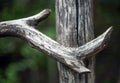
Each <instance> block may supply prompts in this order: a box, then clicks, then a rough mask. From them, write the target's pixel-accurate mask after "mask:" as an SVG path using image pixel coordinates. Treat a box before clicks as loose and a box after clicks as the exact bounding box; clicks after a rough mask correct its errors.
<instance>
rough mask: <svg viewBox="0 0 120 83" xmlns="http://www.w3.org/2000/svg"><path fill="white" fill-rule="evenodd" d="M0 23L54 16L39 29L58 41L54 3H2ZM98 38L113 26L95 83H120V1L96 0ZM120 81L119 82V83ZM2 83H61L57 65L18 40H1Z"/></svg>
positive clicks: (98, 63)
mask: <svg viewBox="0 0 120 83" xmlns="http://www.w3.org/2000/svg"><path fill="white" fill-rule="evenodd" d="M0 4H1V5H0V21H5V20H12V19H17V18H22V17H27V16H31V15H34V14H37V13H38V12H40V11H41V10H43V9H46V8H50V9H51V10H52V13H51V15H50V16H49V17H48V18H47V19H46V20H45V21H43V22H41V23H40V24H39V26H38V27H37V29H39V30H40V31H41V32H42V33H44V34H46V35H47V36H49V37H51V38H52V39H54V40H55V39H56V33H55V1H54V0H0ZM94 26H95V28H94V29H95V30H94V31H95V37H97V36H98V35H100V34H101V33H103V32H104V31H105V30H106V29H107V28H108V27H110V26H113V28H114V30H113V33H112V37H111V41H110V43H109V44H108V46H107V47H106V48H105V50H103V51H102V52H100V53H99V54H98V55H97V56H96V66H95V72H96V83H120V81H119V80H120V43H119V42H120V37H119V36H120V0H94ZM118 78H119V80H118ZM0 83H58V72H57V67H56V62H55V61H54V60H53V59H51V58H50V57H46V55H45V54H43V53H41V52H39V51H37V50H35V49H33V48H31V47H30V46H29V45H28V44H27V43H26V42H25V41H23V40H20V39H17V38H10V37H7V38H0Z"/></svg>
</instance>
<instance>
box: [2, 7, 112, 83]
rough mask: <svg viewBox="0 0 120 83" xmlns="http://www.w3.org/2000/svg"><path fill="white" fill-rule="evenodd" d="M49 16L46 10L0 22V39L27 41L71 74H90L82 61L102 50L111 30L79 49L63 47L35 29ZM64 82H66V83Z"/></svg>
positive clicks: (48, 11)
mask: <svg viewBox="0 0 120 83" xmlns="http://www.w3.org/2000/svg"><path fill="white" fill-rule="evenodd" d="M49 14H50V10H49V9H46V10H43V11H42V12H40V13H39V14H37V15H34V16H31V17H27V18H22V19H17V20H11V21H4V22H0V37H6V36H12V37H17V38H21V39H24V40H27V42H28V43H29V44H30V46H32V47H33V48H36V49H38V50H41V51H43V52H45V53H46V54H48V55H49V56H50V57H52V58H54V59H56V60H57V61H59V62H61V63H63V64H64V65H66V69H68V68H71V69H73V70H74V71H76V72H72V73H84V72H90V70H89V69H87V68H86V67H85V66H84V64H83V62H82V59H84V58H85V57H89V55H91V54H95V53H97V52H99V51H100V50H102V49H103V48H104V46H105V44H106V43H107V41H106V40H108V39H109V36H110V33H111V30H112V29H111V28H109V29H108V30H107V31H106V32H105V33H103V34H102V35H101V36H99V37H98V38H96V39H94V40H92V41H90V42H88V43H87V44H85V45H83V46H81V47H76V48H75V47H72V48H71V47H65V46H63V45H61V44H59V43H57V42H56V41H54V40H52V39H51V38H49V37H47V36H46V35H44V34H42V33H41V32H39V31H38V30H36V29H35V27H36V26H37V24H38V23H39V22H40V21H42V20H43V19H45V18H46V17H47V16H48V15H49ZM69 41H70V40H69ZM74 42H76V41H74ZM66 69H65V71H66ZM68 70H70V69H68ZM68 73H70V72H68ZM66 75H67V74H66ZM68 75H69V74H68ZM73 75H74V74H73ZM77 75H78V74H76V77H78V76H77ZM63 77H64V76H63ZM73 78H74V77H71V78H70V79H67V78H64V81H65V83H68V82H69V83H74V82H73V81H74V79H73ZM71 79H72V82H70V81H71ZM66 80H67V81H68V82H66ZM78 80H79V79H78ZM75 81H76V80H75ZM77 83H78V82H77Z"/></svg>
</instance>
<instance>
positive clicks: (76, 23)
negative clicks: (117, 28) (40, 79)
mask: <svg viewBox="0 0 120 83" xmlns="http://www.w3.org/2000/svg"><path fill="white" fill-rule="evenodd" d="M92 6H93V4H92V0H56V28H57V30H56V31H57V41H58V42H59V43H61V44H62V45H64V46H66V47H74V48H76V47H78V46H81V45H83V44H85V43H86V42H89V41H90V40H92V39H93V38H94V32H93V8H92ZM109 30H111V29H109ZM109 30H108V32H109ZM105 34H106V33H105ZM105 34H104V35H105ZM99 38H100V39H101V37H99ZM99 38H98V39H99ZM100 41H101V40H100ZM97 43H98V42H97ZM94 44H95V43H93V41H92V42H91V43H89V44H86V45H84V47H80V48H77V52H78V54H76V56H79V54H80V53H79V51H80V49H81V48H82V50H81V51H82V52H84V53H85V54H84V53H82V54H80V59H81V58H82V56H83V58H85V57H86V56H85V55H87V53H88V54H89V55H92V54H90V53H89V48H88V47H89V46H90V45H91V46H90V47H93V48H94ZM99 44H101V43H98V45H99ZM101 45H102V44H101ZM102 46H103V47H104V45H102ZM102 46H100V47H99V48H101V47H102ZM87 48H88V49H87ZM83 49H84V50H85V49H86V50H85V51H83ZM93 50H94V51H95V49H93ZM98 50H99V49H98ZM96 51H97V49H96ZM93 54H94V53H93ZM73 56H74V55H73ZM93 59H94V57H93V58H89V59H88V60H87V61H88V62H87V65H86V66H87V67H88V68H90V69H91V71H92V73H90V74H85V75H79V74H78V73H75V72H74V71H72V70H71V69H69V68H67V67H66V66H65V65H63V64H60V63H58V68H59V78H60V83H94V60H93ZM85 63H86V62H85ZM81 64H83V65H84V63H83V62H82V61H81Z"/></svg>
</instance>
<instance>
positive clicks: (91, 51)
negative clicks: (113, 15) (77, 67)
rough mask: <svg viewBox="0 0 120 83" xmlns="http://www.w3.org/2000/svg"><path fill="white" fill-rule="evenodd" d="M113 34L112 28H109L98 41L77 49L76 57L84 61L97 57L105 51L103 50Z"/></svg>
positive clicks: (94, 40)
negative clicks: (97, 54)
mask: <svg viewBox="0 0 120 83" xmlns="http://www.w3.org/2000/svg"><path fill="white" fill-rule="evenodd" d="M111 33H112V27H110V28H108V29H107V30H106V31H105V32H104V33H103V34H102V35H100V36H98V37H97V38H96V39H93V40H91V41H90V42H88V43H86V44H85V45H83V46H80V47H78V48H77V50H76V52H77V53H78V54H77V55H76V56H77V58H78V59H84V58H87V57H89V56H92V55H95V54H96V53H98V52H100V51H101V50H103V48H104V47H105V46H106V45H107V44H108V41H109V40H110V35H111Z"/></svg>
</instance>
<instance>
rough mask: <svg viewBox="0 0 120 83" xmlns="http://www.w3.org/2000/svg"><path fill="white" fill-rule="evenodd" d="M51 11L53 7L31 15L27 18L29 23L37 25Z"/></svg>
mask: <svg viewBox="0 0 120 83" xmlns="http://www.w3.org/2000/svg"><path fill="white" fill-rule="evenodd" d="M50 13H51V9H44V10H43V11H41V12H40V13H38V14H36V15H33V16H31V17H28V18H25V19H24V20H26V22H27V24H28V25H30V26H36V25H37V24H38V23H39V22H41V21H42V20H44V19H46V18H47V17H48V16H49V15H50Z"/></svg>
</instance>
